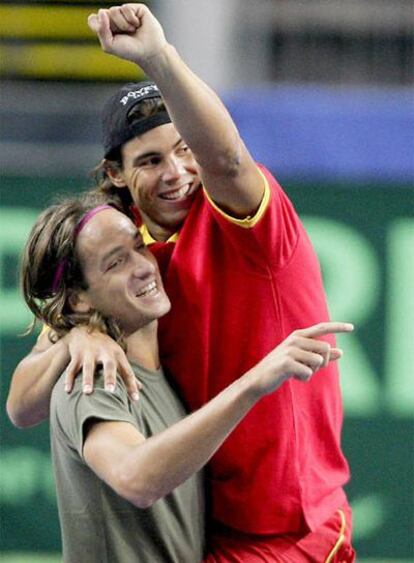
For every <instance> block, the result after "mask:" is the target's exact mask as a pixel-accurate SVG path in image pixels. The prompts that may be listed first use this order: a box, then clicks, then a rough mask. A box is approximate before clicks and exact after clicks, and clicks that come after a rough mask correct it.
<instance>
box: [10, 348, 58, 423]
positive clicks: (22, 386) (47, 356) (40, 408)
mask: <svg viewBox="0 0 414 563" xmlns="http://www.w3.org/2000/svg"><path fill="white" fill-rule="evenodd" d="M68 363H69V352H68V349H67V345H66V343H65V342H64V341H63V340H59V341H58V342H56V343H55V344H53V345H51V346H50V347H49V348H47V349H46V350H42V351H36V348H34V349H33V351H32V352H31V353H30V354H29V355H28V356H27V357H26V358H24V360H22V361H21V362H20V363H19V365H18V366H17V368H16V370H15V372H14V374H13V378H12V382H11V385H10V390H9V396H8V398H7V413H8V415H9V418H10V420H11V421H12V423H13V424H14V425H15V426H18V427H19V428H25V427H29V426H34V425H35V424H39V423H40V422H42V421H43V420H45V419H46V418H47V417H48V415H49V401H50V396H51V393H52V389H53V386H54V384H55V382H56V380H57V379H58V377H59V376H60V374H61V373H62V372H63V370H64V369H65V368H66V366H67V364H68Z"/></svg>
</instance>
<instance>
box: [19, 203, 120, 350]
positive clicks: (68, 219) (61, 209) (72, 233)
mask: <svg viewBox="0 0 414 563" xmlns="http://www.w3.org/2000/svg"><path fill="white" fill-rule="evenodd" d="M103 202H105V203H106V200H105V199H104V198H99V197H98V196H97V194H86V195H85V196H84V197H81V198H76V199H75V198H72V199H67V200H64V201H62V202H60V203H57V204H55V205H52V206H50V207H49V208H48V209H46V210H45V211H43V213H41V215H40V216H39V217H38V219H37V221H36V223H35V224H34V226H33V228H32V230H31V232H30V235H29V238H28V240H27V243H26V245H25V248H24V251H23V255H22V260H21V270H20V282H21V289H22V293H23V296H24V299H25V301H26V303H27V305H28V307H29V309H30V310H31V311H32V313H33V314H34V316H35V319H34V320H33V322H32V323H31V326H30V327H29V329H28V332H31V330H32V329H33V327H34V325H35V323H36V320H40V321H42V322H43V323H45V324H46V325H47V326H49V327H50V328H51V329H52V330H51V331H50V334H49V338H50V340H51V341H52V342H55V341H56V340H58V339H59V338H61V337H62V336H64V335H65V334H66V333H67V332H68V331H69V330H70V329H71V328H73V327H76V326H81V325H83V326H87V327H88V328H89V329H90V331H93V330H99V331H100V332H103V333H105V334H109V335H110V336H112V338H114V339H115V340H116V341H117V342H118V343H120V344H121V345H122V346H123V348H124V349H125V344H124V338H123V334H122V331H121V330H120V328H119V327H118V325H117V323H116V322H115V321H114V320H113V319H110V318H105V317H104V316H103V315H101V314H100V313H99V312H97V311H91V312H87V313H79V312H74V311H73V310H72V308H71V306H70V301H69V300H70V296H71V294H72V293H73V292H74V291H77V290H86V289H88V285H87V282H86V280H85V277H84V275H83V271H82V267H81V264H80V260H79V256H78V253H77V251H76V228H77V226H78V224H79V222H80V220H81V219H82V217H83V216H84V215H85V214H86V213H88V211H91V210H92V209H93V208H95V207H96V206H97V205H99V204H101V203H103ZM114 207H116V206H114ZM119 210H120V209H119ZM120 211H121V210H120ZM62 266H63V267H62ZM59 267H61V271H62V275H61V276H60V278H59V283H58V284H57V287H54V286H55V285H56V280H55V276H56V271H57V269H58V268H59Z"/></svg>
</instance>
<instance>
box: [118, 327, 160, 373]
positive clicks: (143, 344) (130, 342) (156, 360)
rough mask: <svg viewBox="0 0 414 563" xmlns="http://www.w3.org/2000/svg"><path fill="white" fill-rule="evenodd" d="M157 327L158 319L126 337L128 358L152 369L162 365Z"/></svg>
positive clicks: (154, 369)
mask: <svg viewBox="0 0 414 563" xmlns="http://www.w3.org/2000/svg"><path fill="white" fill-rule="evenodd" d="M157 328H158V323H157V321H153V322H151V323H150V324H148V325H147V326H145V327H143V328H140V329H139V330H137V331H135V332H133V333H132V334H130V335H129V336H128V337H127V338H126V344H127V356H128V359H129V360H131V361H133V362H135V363H137V364H139V365H140V366H142V367H144V368H146V369H149V370H151V371H156V370H158V369H159V367H160V357H159V353H158V340H157Z"/></svg>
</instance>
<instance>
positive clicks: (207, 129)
mask: <svg viewBox="0 0 414 563" xmlns="http://www.w3.org/2000/svg"><path fill="white" fill-rule="evenodd" d="M89 24H90V26H91V28H92V29H93V30H94V31H96V33H97V34H98V37H99V40H100V42H101V45H102V48H103V50H104V51H106V52H109V53H111V54H115V55H117V56H119V57H121V58H125V59H128V60H132V61H134V62H136V63H137V64H139V65H140V66H141V67H142V68H143V69H144V71H145V72H146V73H147V75H148V76H150V77H151V78H152V79H153V80H154V81H155V82H156V84H157V86H158V87H159V89H160V91H161V93H162V98H163V100H164V102H165V105H166V108H167V110H168V111H167V112H163V110H162V108H161V109H160V108H158V110H155V114H153V115H149V116H144V117H142V119H138V120H137V122H136V123H134V121H133V119H132V117H131V123H130V122H129V117H130V116H131V115H132V114H131V112H132V109H133V107H134V106H135V105H138V102H139V101H140V100H141V99H142V98H145V97H151V96H152V97H155V98H157V96H156V95H155V96H154V94H156V89H154V87H153V86H151V85H150V84H146V85H144V86H142V87H141V88H140V86H139V85H130V86H128V87H126V88H125V89H123V90H122V91H121V92H120V93H118V94H117V95H116V96H115V97H114V98H113V99H112V100H111V102H110V103H109V105H108V106H107V108H106V112H105V114H104V131H105V133H106V134H105V156H106V160H105V161H104V168H105V172H106V177H107V179H108V180H110V182H111V185H112V187H113V190H115V191H118V192H119V195H120V196H121V198H124V199H125V200H127V199H128V197H130V198H131V199H132V201H133V203H134V204H135V206H137V207H138V208H139V212H140V215H141V217H142V219H143V221H144V223H145V226H146V233H147V240H149V241H161V242H163V243H167V244H157V245H154V252H155V254H157V255H158V254H159V255H160V259H161V260H162V262H163V265H164V266H165V276H164V281H165V286H166V290H167V292H168V294H169V295H170V297H171V299H172V310H171V313H170V314H169V315H167V317H166V318H165V319H164V320H163V322H162V323H161V329H160V333H159V337H160V344H161V353H162V363H163V364H164V365H166V366H167V367H168V368H169V370H171V372H172V373H174V375H175V378H176V380H177V383H178V386H179V388H180V390H181V392H182V394H183V396H184V398H185V399H186V401H187V403H188V405H189V406H190V407H191V408H192V409H194V408H197V407H199V406H200V405H202V404H204V403H205V402H206V401H207V400H208V399H209V398H211V397H212V396H214V395H216V394H217V393H218V392H219V391H220V390H221V389H223V388H224V387H225V386H227V385H228V384H229V383H230V382H231V381H233V380H234V379H235V378H236V377H237V376H238V375H239V374H240V373H243V372H245V371H246V370H248V369H249V368H250V367H252V366H253V365H254V364H255V363H256V362H257V361H258V360H259V359H261V358H262V357H263V356H264V355H265V354H267V353H268V352H269V351H270V350H271V349H272V348H273V347H274V346H275V345H277V344H278V343H280V342H281V341H282V340H283V339H284V338H285V337H286V336H287V335H288V334H289V333H290V332H292V330H295V329H298V328H303V327H304V326H309V325H311V324H315V323H317V322H321V321H324V320H327V319H328V311H327V306H326V299H325V294H324V290H323V286H322V280H321V275H320V270H319V265H318V261H317V258H316V255H315V253H314V250H313V249H312V246H311V244H310V241H309V239H308V237H307V235H306V233H305V231H304V229H303V226H302V224H301V222H300V220H299V218H298V217H297V215H296V213H295V211H294V209H293V206H292V204H291V203H290V201H289V200H288V198H287V196H286V195H285V194H284V192H283V190H282V189H281V188H280V186H279V185H278V183H277V182H276V180H275V179H274V178H273V177H272V176H271V175H270V173H269V172H268V171H267V170H266V169H264V168H262V167H258V166H257V165H256V164H255V163H254V161H253V160H252V158H251V156H250V154H249V153H248V151H247V149H246V147H245V146H244V144H243V142H242V141H241V139H240V137H239V135H238V132H237V129H236V127H235V125H234V123H233V122H232V120H231V118H230V116H229V115H228V113H227V111H226V110H225V108H224V107H223V105H222V104H221V102H220V100H219V99H218V98H217V96H216V95H215V94H214V93H213V92H212V91H211V90H210V89H209V88H208V87H207V86H206V85H205V84H204V83H203V82H201V81H200V79H199V78H197V77H196V76H195V75H194V74H193V73H192V72H191V71H190V69H188V67H186V65H185V64H184V63H183V61H182V60H181V58H180V57H179V55H178V54H177V52H176V51H175V49H174V48H173V47H172V46H171V45H170V44H168V43H167V41H166V39H165V37H164V34H163V31H162V28H161V26H160V24H159V23H158V21H157V20H156V19H155V18H154V16H153V15H152V14H151V13H150V12H149V10H148V8H146V7H145V6H144V5H142V4H127V5H124V6H121V7H115V8H111V9H110V10H100V11H99V14H98V15H92V16H91V17H90V20H89ZM142 88H144V90H143V89H142ZM145 88H146V89H147V90H145ZM155 88H156V87H155ZM170 118H171V119H172V122H173V123H170ZM189 147H190V148H191V151H190V149H189ZM200 179H201V182H202V185H203V188H200ZM164 262H165V263H164ZM90 338H92V337H90ZM96 338H98V339H99V338H101V340H100V342H102V339H104V338H105V337H103V336H99V337H98V336H96ZM79 340H80V339H78V340H77V342H78V343H79ZM329 344H333V342H332V341H329ZM105 345H106V344H105ZM72 346H74V344H73V342H72ZM77 346H79V344H77ZM51 350H52V351H51ZM95 350H96V346H95ZM116 353H117V354H118V355H119V352H118V351H117V352H116ZM90 354H92V353H91V351H90V349H89V355H90ZM73 355H76V354H74V353H72V364H71V366H70V368H69V376H71V374H73V373H74V372H75V371H77V368H78V367H79V365H78V360H76V359H75V360H74V359H73ZM92 355H93V354H92ZM70 356H71V353H70V343H68V344H66V349H65V348H64V345H62V349H61V350H60V351H59V354H58V353H57V351H56V350H54V351H53V347H48V348H47V349H45V348H41V347H39V348H38V349H37V350H35V351H34V353H32V356H31V357H29V358H27V359H26V360H24V362H22V363H21V364H20V366H19V368H18V370H16V373H15V380H16V384H15V388H16V391H15V397H18V396H20V397H21V396H22V394H23V393H24V391H23V386H26V387H25V390H26V391H27V390H28V387H29V383H28V381H29V380H28V379H27V378H26V380H25V383H22V379H23V378H22V377H21V375H22V373H23V372H24V371H26V372H27V371H29V367H30V369H33V366H36V369H37V373H40V374H41V373H42V367H41V366H42V362H44V363H43V366H45V367H46V366H48V367H47V370H46V372H47V373H46V375H45V376H44V377H43V379H42V381H43V383H39V384H38V390H37V391H36V392H35V393H33V390H31V391H30V392H31V397H30V398H28V396H29V395H28V394H26V401H27V402H26V405H25V409H26V411H27V412H29V411H30V412H31V413H32V415H33V413H36V414H35V415H33V419H32V420H38V419H39V418H40V416H41V415H43V416H44V414H45V412H47V406H46V404H47V403H46V399H45V398H46V396H47V389H48V385H49V386H50V383H51V382H52V381H54V378H56V375H54V369H52V368H53V366H52V367H50V361H51V359H53V362H54V365H55V364H57V363H59V365H61V364H64V363H67V362H68V360H69V357H70ZM107 358H108V356H106V357H104V358H103V359H102V358H101V357H99V354H95V357H94V358H91V357H90V358H89V359H88V358H87V361H86V364H89V368H87V369H86V376H85V377H86V379H85V382H86V387H87V388H86V390H87V391H88V390H90V380H89V377H90V375H91V374H92V373H93V369H92V368H93V361H92V360H96V359H98V360H101V361H103V363H104V364H105V363H106V364H107V367H108V370H107V371H113V369H114V368H113V366H112V367H111V366H110V365H108V360H107ZM111 358H112V357H111ZM112 359H113V358H112ZM47 362H48V363H47ZM109 364H110V362H109ZM74 368H76V369H74ZM84 371H85V370H84ZM121 371H123V372H124V373H128V368H127V367H126V366H125V363H124V360H121ZM33 373H34V372H32V374H33ZM88 374H89V375H88ZM70 379H71V377H69V378H68V387H69V388H70V384H71V383H70ZM33 380H34V379H33V375H32V379H31V380H30V381H31V382H33ZM31 382H30V384H31ZM132 391H134V390H132ZM33 397H34V398H33ZM39 397H42V399H40V398H39ZM36 401H37V403H36ZM13 403H14V400H13V394H11V399H9V406H10V405H11V407H10V408H9V411H10V410H11V411H13ZM34 405H35V406H34ZM25 409H24V408H23V410H25ZM36 417H37V418H36ZM341 424H342V404H341V397H340V389H339V381H338V373H337V368H336V366H335V365H334V364H331V365H330V366H329V367H326V368H325V369H323V370H321V372H320V373H319V374H318V375H317V376H316V377H314V378H313V380H312V382H311V384H310V385H306V386H302V388H301V387H300V386H299V385H298V384H297V383H296V382H295V381H291V382H289V383H288V384H286V385H285V386H284V387H283V388H281V389H280V390H278V392H277V393H275V394H274V395H272V396H271V397H268V398H266V399H265V400H263V401H262V402H261V403H260V404H258V405H257V406H256V407H255V408H254V409H253V410H252V412H251V413H250V414H249V415H248V416H247V417H246V419H245V421H244V422H243V423H242V424H241V425H240V427H239V428H238V429H237V430H236V431H235V432H234V434H233V435H232V436H231V437H230V438H229V439H228V440H227V441H226V442H225V444H224V445H223V447H222V448H221V449H220V451H219V452H218V453H217V454H216V456H215V457H214V458H213V460H212V462H211V465H210V470H211V471H210V473H211V494H212V518H213V526H212V529H213V534H212V555H211V556H210V559H209V561H211V562H224V561H240V562H252V563H253V562H256V561H294V562H300V561H315V562H316V561H318V562H319V561H353V560H354V551H353V549H352V547H351V545H350V529H351V528H350V527H351V522H350V510H349V507H348V504H347V501H346V497H345V493H344V491H343V489H342V487H343V485H344V484H345V483H346V481H347V480H348V478H349V470H348V466H347V463H346V460H345V459H344V456H343V454H342V452H341V448H340V431H341Z"/></svg>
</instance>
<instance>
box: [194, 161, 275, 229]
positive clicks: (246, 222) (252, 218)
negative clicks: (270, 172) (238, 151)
mask: <svg viewBox="0 0 414 563" xmlns="http://www.w3.org/2000/svg"><path fill="white" fill-rule="evenodd" d="M258 170H259V172H260V175H261V177H262V180H263V185H264V193H263V197H262V201H261V202H260V205H259V209H258V210H257V211H256V213H255V214H254V215H248V216H247V217H244V218H243V219H238V218H237V217H232V216H231V215H228V214H227V213H226V212H225V211H223V210H222V209H220V207H218V205H217V204H216V203H215V202H214V201H213V200H212V199H211V197H210V196H209V194H208V193H207V191H206V190H205V189H204V194H205V196H206V198H207V200H208V202H209V203H210V205H211V207H213V209H215V210H216V211H217V213H219V214H220V215H221V216H222V217H224V218H225V219H227V221H230V223H234V224H235V225H238V226H239V227H242V228H243V229H251V228H252V227H254V226H255V225H256V223H258V222H259V221H260V219H261V218H262V217H263V214H264V212H265V211H266V209H267V206H268V205H269V201H270V187H269V183H268V181H267V178H266V176H265V175H264V174H263V172H262V171H261V170H260V168H259V169H258Z"/></svg>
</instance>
